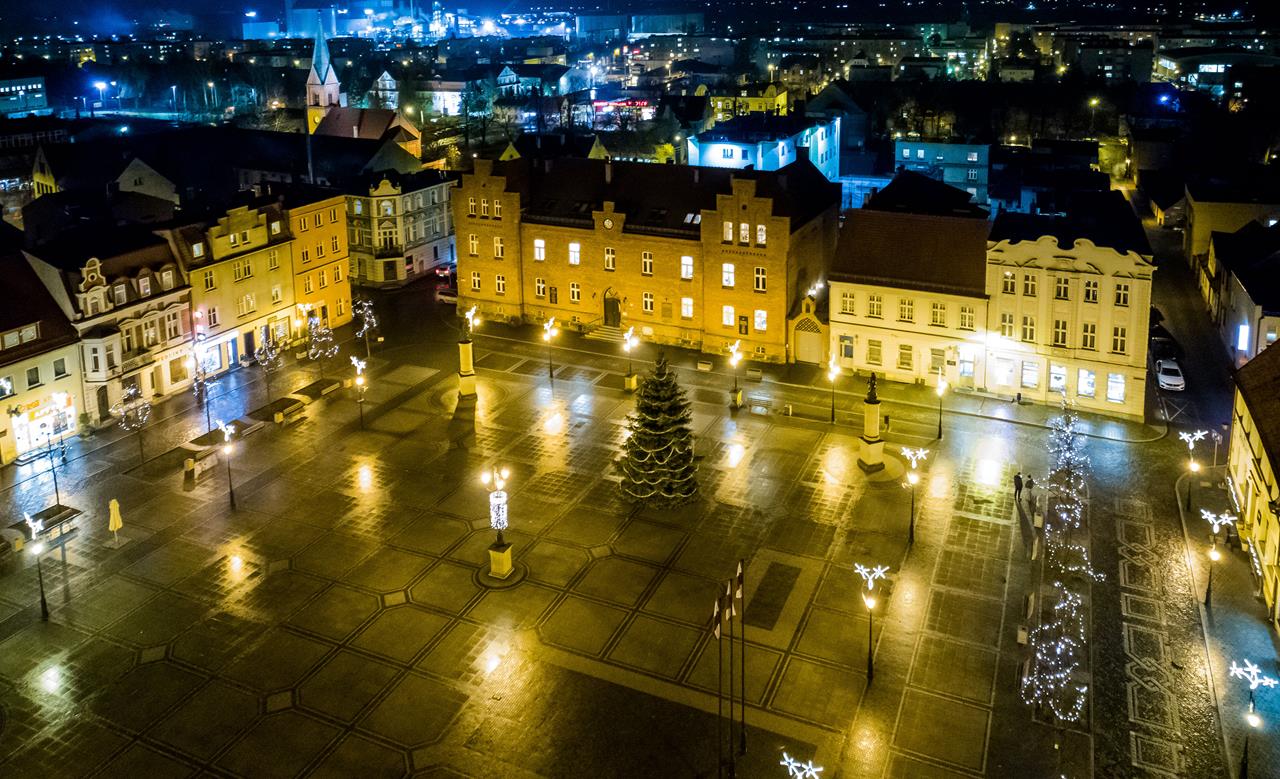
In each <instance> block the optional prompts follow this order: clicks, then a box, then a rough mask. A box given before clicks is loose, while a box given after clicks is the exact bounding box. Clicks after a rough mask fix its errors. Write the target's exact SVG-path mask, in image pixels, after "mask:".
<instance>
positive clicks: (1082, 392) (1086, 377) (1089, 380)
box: [1076, 368, 1096, 398]
mask: <svg viewBox="0 0 1280 779" xmlns="http://www.w3.org/2000/svg"><path fill="white" fill-rule="evenodd" d="M1094 382H1095V377H1094V373H1093V371H1091V370H1086V369H1085V368H1081V369H1080V372H1079V373H1078V374H1076V394H1077V395H1079V396H1080V397H1082V398H1091V397H1093V396H1094V393H1095V391H1096V390H1095V387H1094Z"/></svg>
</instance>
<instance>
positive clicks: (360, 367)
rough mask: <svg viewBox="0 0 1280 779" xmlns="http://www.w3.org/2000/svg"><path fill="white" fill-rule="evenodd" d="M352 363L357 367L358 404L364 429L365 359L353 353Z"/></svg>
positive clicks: (361, 425)
mask: <svg viewBox="0 0 1280 779" xmlns="http://www.w3.org/2000/svg"><path fill="white" fill-rule="evenodd" d="M351 364H352V365H353V366H355V369H356V405H358V406H359V407H360V429H361V430H364V390H365V381H364V360H362V359H360V358H359V357H356V356H355V355H352V357H351Z"/></svg>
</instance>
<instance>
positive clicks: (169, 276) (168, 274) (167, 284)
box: [160, 270, 173, 289]
mask: <svg viewBox="0 0 1280 779" xmlns="http://www.w3.org/2000/svg"><path fill="white" fill-rule="evenodd" d="M160 286H162V287H164V288H165V289H173V271H171V270H167V271H164V272H162V273H161V274H160Z"/></svg>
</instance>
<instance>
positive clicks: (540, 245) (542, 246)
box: [533, 238, 547, 261]
mask: <svg viewBox="0 0 1280 779" xmlns="http://www.w3.org/2000/svg"><path fill="white" fill-rule="evenodd" d="M533 259H535V260H538V261H542V260H545V259H547V242H546V241H544V240H542V239H541V238H534V239H533Z"/></svg>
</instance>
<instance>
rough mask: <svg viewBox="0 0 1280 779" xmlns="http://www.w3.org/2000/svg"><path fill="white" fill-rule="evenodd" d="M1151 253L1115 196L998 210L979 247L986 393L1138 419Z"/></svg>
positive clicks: (1123, 203) (1141, 404)
mask: <svg viewBox="0 0 1280 779" xmlns="http://www.w3.org/2000/svg"><path fill="white" fill-rule="evenodd" d="M1151 258H1152V253H1151V247H1150V246H1149V245H1148V244H1147V239H1146V234H1145V233H1144V232H1143V230H1142V225H1141V224H1140V223H1139V222H1138V219H1137V217H1136V216H1135V215H1134V213H1133V209H1132V208H1131V207H1130V206H1129V204H1128V202H1127V201H1126V200H1125V199H1124V195H1123V194H1122V193H1120V192H1119V191H1116V190H1112V191H1109V192H1105V193H1098V194H1088V195H1086V194H1082V195H1080V196H1079V197H1078V198H1077V200H1076V202H1075V203H1073V204H1072V206H1071V208H1070V210H1069V211H1068V216H1065V217H1053V216H1040V215H1029V214H1018V213H1012V212H1005V213H1003V214H1000V215H999V216H997V217H996V219H995V221H994V222H993V224H992V226H991V235H990V238H989V240H988V244H987V291H988V293H989V294H990V304H989V306H988V319H987V331H988V340H987V377H986V378H987V381H986V384H987V389H988V391H991V392H997V393H1000V394H1002V395H1015V394H1016V395H1018V396H1020V397H1022V398H1024V399H1029V400H1036V401H1040V402H1044V403H1054V402H1057V401H1058V400H1059V399H1060V398H1061V397H1064V396H1065V397H1066V398H1067V399H1068V400H1070V401H1071V402H1072V403H1074V404H1075V405H1076V406H1078V407H1079V408H1082V409H1085V410H1088V411H1094V412H1097V413H1101V414H1109V415H1114V416H1121V417H1127V418H1130V419H1136V420H1141V419H1143V418H1144V404H1145V401H1146V379H1147V329H1148V326H1149V318H1150V317H1149V311H1150V308H1151V276H1152V273H1153V272H1154V271H1155V265H1154V264H1153V263H1152V259H1151Z"/></svg>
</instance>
